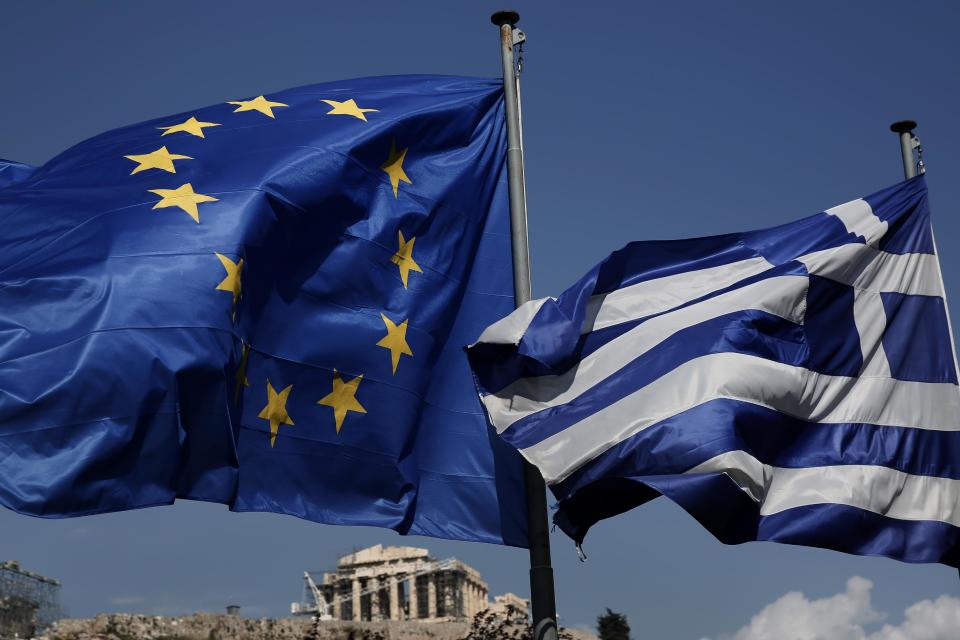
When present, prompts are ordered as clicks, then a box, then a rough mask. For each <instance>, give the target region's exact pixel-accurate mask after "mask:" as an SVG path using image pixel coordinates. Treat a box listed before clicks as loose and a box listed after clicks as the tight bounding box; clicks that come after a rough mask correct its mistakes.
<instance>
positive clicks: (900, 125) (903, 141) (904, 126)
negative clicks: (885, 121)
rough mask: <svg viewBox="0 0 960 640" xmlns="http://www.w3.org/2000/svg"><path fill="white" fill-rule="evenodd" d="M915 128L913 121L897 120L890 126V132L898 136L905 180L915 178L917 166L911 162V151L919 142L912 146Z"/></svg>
mask: <svg viewBox="0 0 960 640" xmlns="http://www.w3.org/2000/svg"><path fill="white" fill-rule="evenodd" d="M916 128H917V123H916V122H914V121H913V120H898V121H897V122H894V123H893V124H892V125H890V131H893V132H894V133H896V134H898V135H899V136H900V157H901V158H902V159H903V177H904V179H906V180H909V179H910V178H913V177H916V175H917V165H916V163H915V162H914V161H913V150H914V149H915V148H916V147H917V146H919V144H920V143H919V141H918V142H917V143H916V144H914V141H915V140H917V137H916V136H915V135H913V130H914V129H916Z"/></svg>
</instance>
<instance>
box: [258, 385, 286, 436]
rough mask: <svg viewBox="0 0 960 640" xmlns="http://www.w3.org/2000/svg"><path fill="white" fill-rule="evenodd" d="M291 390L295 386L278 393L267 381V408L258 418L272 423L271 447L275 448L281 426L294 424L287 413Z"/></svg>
mask: <svg viewBox="0 0 960 640" xmlns="http://www.w3.org/2000/svg"><path fill="white" fill-rule="evenodd" d="M291 389H293V385H290V386H289V387H286V388H285V389H284V390H283V391H281V392H280V393H277V392H276V390H275V389H274V388H273V385H272V384H270V381H269V380H267V406H265V407H264V408H263V411H261V412H260V413H259V414H258V415H257V417H258V418H263V419H264V420H269V421H270V446H271V447H273V445H274V444H275V443H276V441H277V431H279V430H280V425H281V424H289V425H292V424H293V420H291V419H290V414H288V413H287V398H289V397H290V390H291Z"/></svg>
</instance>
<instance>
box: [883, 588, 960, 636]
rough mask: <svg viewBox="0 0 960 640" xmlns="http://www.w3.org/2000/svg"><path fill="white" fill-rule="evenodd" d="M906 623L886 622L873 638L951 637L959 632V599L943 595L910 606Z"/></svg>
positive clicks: (905, 615) (905, 614)
mask: <svg viewBox="0 0 960 640" xmlns="http://www.w3.org/2000/svg"><path fill="white" fill-rule="evenodd" d="M904 618H905V619H904V621H903V624H901V625H899V626H896V627H892V626H890V625H888V624H885V625H883V628H882V629H880V631H878V632H876V633H874V634H871V635H870V640H952V639H954V638H956V637H957V636H958V635H960V598H953V597H950V596H940V597H939V598H937V599H936V600H921V601H920V602H918V603H916V604H912V605H910V606H909V607H907V610H906V611H905V612H904Z"/></svg>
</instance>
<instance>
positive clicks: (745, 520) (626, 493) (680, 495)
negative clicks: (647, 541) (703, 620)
mask: <svg viewBox="0 0 960 640" xmlns="http://www.w3.org/2000/svg"><path fill="white" fill-rule="evenodd" d="M658 493H661V494H663V495H665V496H667V497H668V498H670V499H671V500H673V501H674V502H675V503H677V504H678V505H680V506H681V507H683V509H685V510H686V511H687V512H688V513H689V514H690V515H692V516H693V517H694V518H696V519H697V521H698V522H700V524H702V525H703V526H704V527H705V528H706V529H707V530H709V531H710V532H711V533H712V534H713V535H714V536H716V537H717V539H718V540H720V541H721V542H723V543H725V544H740V543H743V542H750V541H753V540H767V541H771V542H781V543H786V544H797V545H806V546H814V547H821V548H825V549H833V550H835V551H842V552H845V553H852V554H857V555H870V556H885V557H889V558H895V559H897V560H901V561H904V562H941V563H944V564H947V565H950V566H953V567H956V566H960V529H958V528H957V527H954V526H952V525H950V524H947V523H943V522H938V521H930V520H920V521H909V520H897V519H894V518H887V517H884V516H881V515H879V514H876V513H873V512H871V511H867V510H865V509H859V508H857V507H850V506H846V505H840V504H819V505H808V506H804V507H797V508H794V509H789V510H787V511H783V512H780V513H777V514H772V515H768V516H761V515H760V511H759V505H758V504H757V503H756V502H754V501H753V500H751V499H750V497H749V496H748V495H747V494H746V493H745V492H744V491H742V490H741V489H740V488H739V487H737V485H736V484H735V483H734V482H733V481H732V480H730V479H729V478H728V477H726V476H725V475H723V474H720V473H711V474H703V475H699V474H698V475H695V476H654V477H651V478H645V479H644V481H643V482H640V481H631V480H627V479H609V480H608V481H606V482H605V483H597V484H595V485H593V486H591V487H590V490H588V491H582V492H580V494H578V495H577V496H576V497H575V498H573V499H568V500H564V501H562V502H561V503H560V505H559V509H558V510H557V512H556V513H555V515H554V522H555V523H556V525H557V526H558V527H560V528H561V529H562V530H563V531H564V532H565V533H566V534H567V535H569V536H570V537H572V538H573V539H574V540H576V541H577V542H582V541H583V539H584V537H585V536H586V533H587V530H588V529H589V528H590V526H592V525H593V524H594V523H596V522H598V521H599V520H601V519H603V518H607V517H610V516H612V515H616V514H618V513H622V512H624V511H627V510H629V509H631V508H633V507H635V506H638V505H640V504H643V503H645V502H648V501H649V500H651V499H653V498H655V497H656V496H657V495H658Z"/></svg>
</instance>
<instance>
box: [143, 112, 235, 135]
mask: <svg viewBox="0 0 960 640" xmlns="http://www.w3.org/2000/svg"><path fill="white" fill-rule="evenodd" d="M219 126H220V125H219V124H218V123H216V122H201V121H200V120H197V119H196V118H194V117H193V116H190V117H189V118H188V119H187V120H184V121H183V122H181V123H180V124H175V125H172V126H169V127H157V129H160V130H162V131H163V133H161V134H160V136H161V137H162V136H168V135H170V134H171V133H177V132H178V131H184V132H186V133H189V134H190V135H194V136H197V137H198V138H203V137H205V136H204V135H203V128H204V127H219Z"/></svg>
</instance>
